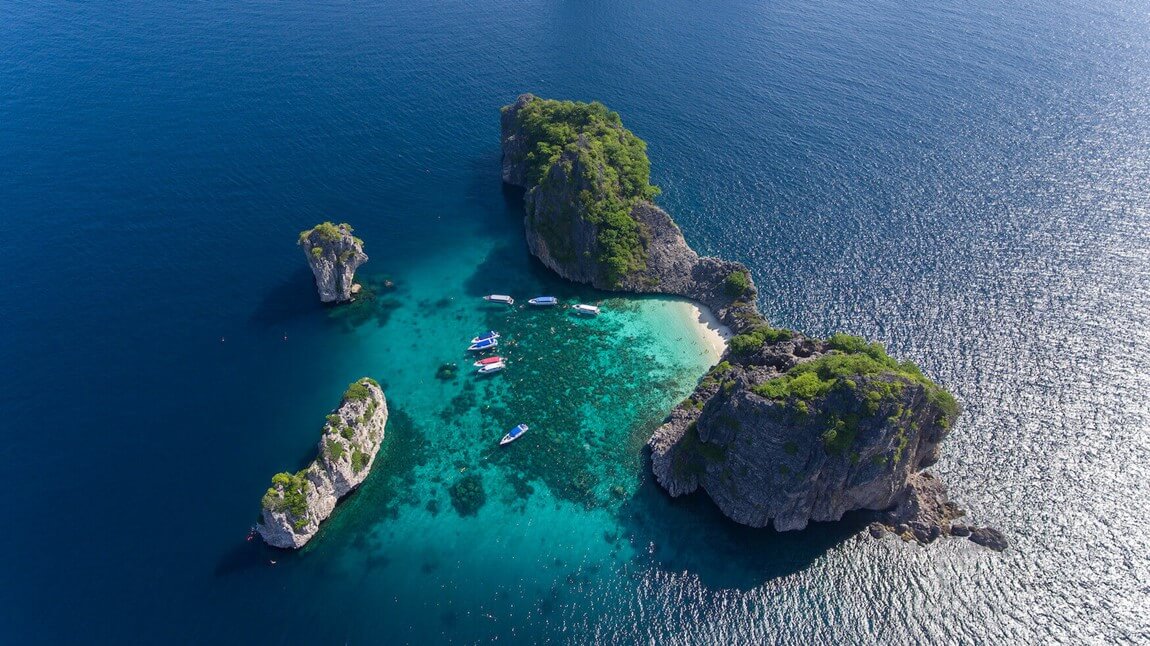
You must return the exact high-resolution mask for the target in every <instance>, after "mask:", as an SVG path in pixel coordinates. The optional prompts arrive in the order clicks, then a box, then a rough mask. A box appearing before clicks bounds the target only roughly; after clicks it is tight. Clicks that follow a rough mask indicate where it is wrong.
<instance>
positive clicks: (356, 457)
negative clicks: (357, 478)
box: [351, 446, 371, 473]
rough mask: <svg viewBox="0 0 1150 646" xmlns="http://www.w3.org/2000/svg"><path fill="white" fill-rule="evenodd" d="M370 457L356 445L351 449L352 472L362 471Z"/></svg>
mask: <svg viewBox="0 0 1150 646" xmlns="http://www.w3.org/2000/svg"><path fill="white" fill-rule="evenodd" d="M370 459H371V456H369V455H368V454H367V453H364V452H363V450H362V449H360V448H359V447H358V446H356V447H352V449H351V470H352V472H353V473H359V472H360V471H363V469H364V467H366V466H367V463H368V461H369V460H370Z"/></svg>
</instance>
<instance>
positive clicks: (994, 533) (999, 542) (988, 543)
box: [970, 527, 1010, 552]
mask: <svg viewBox="0 0 1150 646" xmlns="http://www.w3.org/2000/svg"><path fill="white" fill-rule="evenodd" d="M970 540H972V541H974V542H975V543H978V544H979V545H981V546H983V547H989V548H990V549H992V550H994V551H996V552H1001V551H1003V550H1005V549H1006V548H1007V547H1009V546H1010V542H1009V541H1007V540H1006V536H1005V535H1004V534H1003V533H1002V532H1000V531H998V530H997V529H993V528H990V527H979V528H978V529H974V530H972V531H971V532H970Z"/></svg>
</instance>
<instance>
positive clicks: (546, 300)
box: [527, 296, 559, 307]
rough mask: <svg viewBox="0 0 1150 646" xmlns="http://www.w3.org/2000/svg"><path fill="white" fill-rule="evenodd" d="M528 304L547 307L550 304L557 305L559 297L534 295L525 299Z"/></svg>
mask: <svg viewBox="0 0 1150 646" xmlns="http://www.w3.org/2000/svg"><path fill="white" fill-rule="evenodd" d="M527 304H528V305H536V306H538V307H549V306H551V305H558V304H559V299H558V298H555V297H554V296H536V297H535V298H533V299H531V300H529V301H527Z"/></svg>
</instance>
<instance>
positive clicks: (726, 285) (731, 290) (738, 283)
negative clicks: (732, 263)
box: [723, 269, 751, 298]
mask: <svg viewBox="0 0 1150 646" xmlns="http://www.w3.org/2000/svg"><path fill="white" fill-rule="evenodd" d="M723 291H725V292H726V293H727V296H730V297H731V298H739V297H740V296H746V295H747V294H748V293H749V292H750V291H751V276H750V275H749V274H748V273H747V272H745V271H743V270H741V269H737V270H735V271H732V272H731V273H729V274H727V278H726V280H724V281H723Z"/></svg>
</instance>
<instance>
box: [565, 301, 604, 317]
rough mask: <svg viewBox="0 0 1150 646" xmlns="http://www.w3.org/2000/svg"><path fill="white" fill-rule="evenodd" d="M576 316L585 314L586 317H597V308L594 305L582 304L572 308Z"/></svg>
mask: <svg viewBox="0 0 1150 646" xmlns="http://www.w3.org/2000/svg"><path fill="white" fill-rule="evenodd" d="M571 309H573V310H575V313H576V314H586V315H587V316H599V308H598V307H595V306H594V305H584V304H582V303H580V304H578V305H576V306H574V307H572V308H571Z"/></svg>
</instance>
